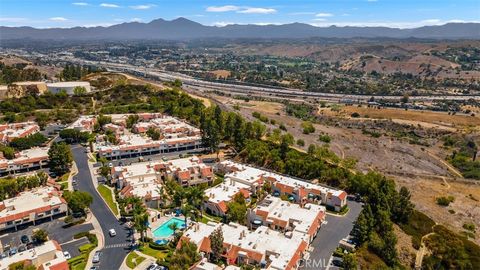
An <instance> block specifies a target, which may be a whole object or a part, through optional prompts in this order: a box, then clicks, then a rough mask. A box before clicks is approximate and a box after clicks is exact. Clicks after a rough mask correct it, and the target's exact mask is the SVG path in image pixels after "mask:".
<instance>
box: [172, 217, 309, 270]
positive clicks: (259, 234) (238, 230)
mask: <svg viewBox="0 0 480 270" xmlns="http://www.w3.org/2000/svg"><path fill="white" fill-rule="evenodd" d="M217 229H220V230H221V231H222V233H223V238H224V240H223V246H224V247H225V253H224V254H223V256H224V257H225V259H226V261H227V263H228V264H229V265H243V264H248V265H257V266H260V268H262V269H278V270H280V269H282V270H283V269H297V268H298V265H299V263H300V262H301V260H302V259H303V258H304V257H305V255H306V254H307V249H308V247H309V241H308V238H307V236H306V235H305V234H302V233H299V232H296V231H293V232H291V233H283V232H280V231H275V230H272V229H270V228H268V227H266V226H259V227H258V228H257V229H255V230H254V231H250V230H249V229H248V228H247V227H246V226H243V225H239V224H237V223H230V224H221V223H214V222H209V223H208V224H204V223H196V224H194V225H193V226H192V227H190V228H189V229H188V230H187V231H185V233H184V234H183V236H182V238H181V239H180V241H179V245H181V244H182V242H183V241H191V242H193V243H195V244H196V245H197V247H198V249H199V251H200V252H203V253H204V254H205V255H206V257H207V258H208V257H209V254H210V253H211V252H212V249H211V241H210V238H209V237H210V235H211V234H212V233H213V232H214V231H215V230H217Z"/></svg>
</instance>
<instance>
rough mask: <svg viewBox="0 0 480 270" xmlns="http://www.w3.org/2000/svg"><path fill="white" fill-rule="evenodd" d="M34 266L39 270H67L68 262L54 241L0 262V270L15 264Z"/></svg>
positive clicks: (6, 269) (5, 269)
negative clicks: (22, 263)
mask: <svg viewBox="0 0 480 270" xmlns="http://www.w3.org/2000/svg"><path fill="white" fill-rule="evenodd" d="M22 261H23V262H24V263H25V265H31V266H34V267H35V268H36V269H39V270H68V269H70V268H69V267H68V262H67V259H66V258H65V256H64V255H63V252H62V248H61V247H60V245H59V244H58V243H57V242H56V241H55V240H50V241H47V242H45V243H43V244H42V245H41V246H37V247H34V248H32V249H28V250H25V251H22V252H19V253H17V254H15V255H13V256H10V257H7V258H4V259H2V260H0V270H8V269H9V267H8V266H9V265H11V264H13V263H17V262H22Z"/></svg>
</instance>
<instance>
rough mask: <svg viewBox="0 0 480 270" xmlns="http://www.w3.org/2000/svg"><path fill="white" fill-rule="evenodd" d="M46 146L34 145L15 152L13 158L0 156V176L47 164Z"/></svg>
mask: <svg viewBox="0 0 480 270" xmlns="http://www.w3.org/2000/svg"><path fill="white" fill-rule="evenodd" d="M48 149H49V148H48V147H35V148H31V149H27V150H23V151H20V152H18V153H16V155H15V158H14V159H5V158H3V157H0V176H5V175H8V174H15V173H20V172H28V171H33V170H38V169H41V168H45V167H47V166H48Z"/></svg>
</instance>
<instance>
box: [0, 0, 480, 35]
mask: <svg viewBox="0 0 480 270" xmlns="http://www.w3.org/2000/svg"><path fill="white" fill-rule="evenodd" d="M178 17H185V18H188V19H190V20H193V21H197V22H199V23H202V24H205V25H217V26H222V25H226V24H233V23H238V24H282V23H291V22H302V23H308V24H312V25H317V26H329V25H338V26H344V25H357V26H377V25H379V26H389V27H399V28H411V27H418V26H422V25H435V24H444V23H447V22H466V21H467V22H472V21H475V22H477V21H480V0H256V1H250V0H237V1H213V0H116V1H114V0H100V1H97V0H72V1H68V0H0V25H3V26H33V27H39V28H47V27H72V26H108V25H113V24H118V23H122V22H131V21H139V22H149V21H151V20H154V19H157V18H163V19H167V20H171V19H175V18H178Z"/></svg>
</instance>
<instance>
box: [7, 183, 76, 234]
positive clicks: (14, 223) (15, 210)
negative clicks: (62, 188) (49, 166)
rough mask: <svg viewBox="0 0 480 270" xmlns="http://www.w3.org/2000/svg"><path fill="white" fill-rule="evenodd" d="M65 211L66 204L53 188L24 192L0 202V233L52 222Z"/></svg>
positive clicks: (66, 208)
mask: <svg viewBox="0 0 480 270" xmlns="http://www.w3.org/2000/svg"><path fill="white" fill-rule="evenodd" d="M67 210H68V207H67V203H66V202H65V200H64V199H63V198H62V197H61V194H60V193H59V192H58V191H57V190H56V189H55V188H53V187H40V188H35V189H32V190H29V191H24V192H21V193H20V194H18V195H17V196H16V197H13V198H10V199H6V200H4V201H2V202H0V231H2V230H7V229H14V230H17V229H18V227H19V226H22V227H23V226H28V225H35V224H36V223H38V222H39V221H45V220H53V219H54V218H55V217H59V216H63V215H65V214H66V213H67Z"/></svg>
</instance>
